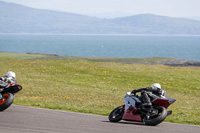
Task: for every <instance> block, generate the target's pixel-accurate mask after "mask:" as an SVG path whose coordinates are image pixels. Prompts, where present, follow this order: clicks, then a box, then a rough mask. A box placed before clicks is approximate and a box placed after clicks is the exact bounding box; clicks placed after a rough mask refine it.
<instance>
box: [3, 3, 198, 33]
mask: <svg viewBox="0 0 200 133" xmlns="http://www.w3.org/2000/svg"><path fill="white" fill-rule="evenodd" d="M0 33H43V34H45V33H50V34H57V33H58V34H149V35H152V34H161V35H185V34H187V35H200V21H198V20H190V19H184V18H172V17H165V16H157V15H152V14H141V15H135V16H130V17H123V18H116V19H102V18H96V17H90V16H84V15H79V14H73V13H66V12H57V11H50V10H42V9H34V8H30V7H26V6H22V5H18V4H13V3H7V2H2V1H0Z"/></svg>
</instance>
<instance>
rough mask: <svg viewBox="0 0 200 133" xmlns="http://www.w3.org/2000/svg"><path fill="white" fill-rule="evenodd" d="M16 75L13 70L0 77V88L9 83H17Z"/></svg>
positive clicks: (0, 95) (0, 96)
mask: <svg viewBox="0 0 200 133" xmlns="http://www.w3.org/2000/svg"><path fill="white" fill-rule="evenodd" d="M15 77H16V75H15V73H14V72H12V71H9V72H7V73H6V75H5V76H2V77H0V88H1V87H5V86H7V85H8V84H10V83H13V84H17V80H16V78H15ZM1 100H2V94H1V93H0V101H1Z"/></svg>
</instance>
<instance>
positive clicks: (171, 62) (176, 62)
mask: <svg viewBox="0 0 200 133" xmlns="http://www.w3.org/2000/svg"><path fill="white" fill-rule="evenodd" d="M0 57H6V58H21V59H41V60H68V61H69V60H85V61H92V62H116V63H123V64H146V65H156V64H162V65H167V66H182V67H186V66H195V67H200V62H199V61H193V60H186V59H177V58H164V57H151V58H117V57H80V56H62V55H57V54H42V53H10V52H2V51H0Z"/></svg>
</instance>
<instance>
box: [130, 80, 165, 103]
mask: <svg viewBox="0 0 200 133" xmlns="http://www.w3.org/2000/svg"><path fill="white" fill-rule="evenodd" d="M137 92H141V96H140V99H141V102H142V103H143V104H142V105H143V106H151V105H152V103H151V99H153V98H155V97H162V96H164V95H165V96H166V93H165V90H163V89H161V85H160V84H159V83H154V84H152V85H151V87H146V88H141V89H137V90H133V91H132V93H133V94H136V93H137ZM149 92H152V93H149Z"/></svg>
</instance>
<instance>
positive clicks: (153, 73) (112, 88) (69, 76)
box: [0, 53, 200, 125]
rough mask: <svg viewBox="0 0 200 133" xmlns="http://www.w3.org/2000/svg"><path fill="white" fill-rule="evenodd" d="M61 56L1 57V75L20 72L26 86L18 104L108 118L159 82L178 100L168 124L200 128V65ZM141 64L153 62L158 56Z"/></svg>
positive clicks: (16, 97) (26, 55) (173, 106)
mask: <svg viewBox="0 0 200 133" xmlns="http://www.w3.org/2000/svg"><path fill="white" fill-rule="evenodd" d="M59 58H60V59H58V57H57V59H55V56H52V55H39V54H14V53H0V62H1V69H0V74H1V75H2V76H3V75H4V74H5V73H6V72H7V71H10V70H11V71H14V72H16V75H17V80H18V83H19V84H21V85H22V86H23V88H24V89H23V90H22V91H21V92H19V93H18V94H17V95H16V96H15V100H14V104H18V105H25V106H36V107H41V108H50V109H59V110H67V111H74V112H83V113H92V114H100V115H108V114H109V113H110V112H111V111H112V110H113V109H114V108H115V107H117V106H120V105H122V104H123V97H124V95H125V94H126V92H128V91H132V90H133V89H138V88H141V87H148V86H150V85H151V84H152V83H155V82H158V83H160V84H161V85H162V88H163V89H165V90H166V91H167V94H168V97H171V98H175V99H177V101H176V102H175V103H174V104H173V105H172V106H170V108H169V109H172V110H173V111H174V113H173V114H172V115H171V116H169V117H168V118H167V119H166V120H165V121H166V122H174V123H184V124H194V125H200V67H171V66H165V65H144V64H123V63H116V61H115V63H114V62H112V60H111V62H103V61H104V60H101V61H102V62H98V61H97V60H99V61H100V58H98V59H97V58H96V59H95V62H92V61H88V59H87V60H84V59H83V58H81V57H59ZM63 58H65V59H64V60H63ZM74 58H76V60H74ZM79 58H81V59H79ZM159 59H160V58H159ZM128 60H130V59H128ZM132 60H134V59H132ZM137 60H138V61H139V62H142V60H148V61H149V62H152V61H154V60H157V58H149V59H141V60H140V59H139V58H137ZM150 60H151V61H150Z"/></svg>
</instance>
